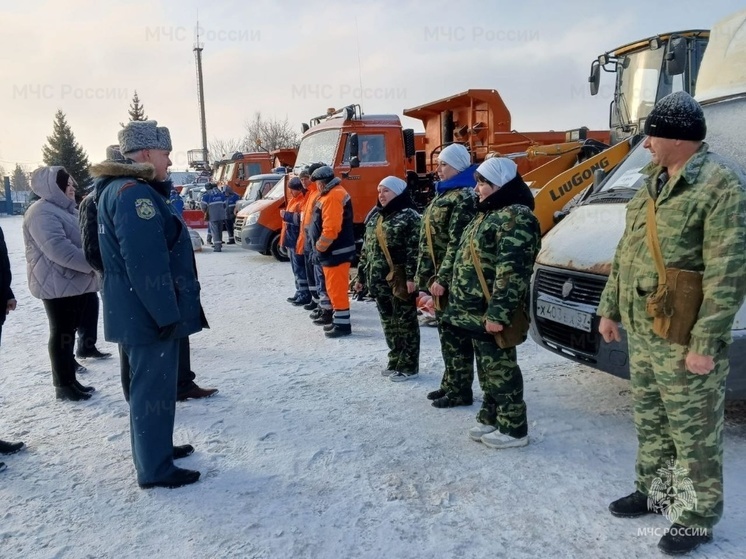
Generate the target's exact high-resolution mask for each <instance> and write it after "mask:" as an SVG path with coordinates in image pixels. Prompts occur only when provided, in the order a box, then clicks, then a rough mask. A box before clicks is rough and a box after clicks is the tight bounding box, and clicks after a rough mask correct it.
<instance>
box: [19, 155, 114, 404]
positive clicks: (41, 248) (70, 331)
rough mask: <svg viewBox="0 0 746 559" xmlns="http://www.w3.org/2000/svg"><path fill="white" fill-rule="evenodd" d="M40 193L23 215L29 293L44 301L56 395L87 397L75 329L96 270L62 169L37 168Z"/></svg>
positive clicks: (95, 283)
mask: <svg viewBox="0 0 746 559" xmlns="http://www.w3.org/2000/svg"><path fill="white" fill-rule="evenodd" d="M31 190H33V191H34V193H35V194H36V195H37V196H39V198H40V199H39V200H37V201H36V202H34V203H33V204H32V205H31V207H30V208H29V209H28V210H27V211H26V214H25V216H24V218H23V240H24V243H25V245H26V273H27V276H28V286H29V291H31V294H32V295H33V296H34V297H36V298H37V299H41V300H42V302H43V303H44V310H45V311H46V313H47V318H48V319H49V343H48V349H49V359H50V361H51V363H52V382H53V384H54V387H55V392H56V395H57V398H58V399H61V400H73V401H77V400H87V399H89V398H90V397H91V392H93V390H94V389H93V387H91V386H83V385H82V384H80V382H78V380H77V379H76V378H75V355H74V345H75V330H76V329H77V328H78V327H79V326H80V318H81V315H82V313H83V312H84V310H85V304H86V297H85V294H86V293H93V292H96V291H98V289H99V284H98V278H97V276H96V273H95V272H94V271H93V268H91V266H90V264H88V262H87V261H86V259H85V255H84V254H83V248H82V241H81V237H80V226H79V224H78V210H77V209H76V205H75V188H74V180H73V178H72V177H71V176H70V175H69V173H68V172H67V171H66V170H65V169H64V168H63V167H56V166H55V167H40V168H39V169H37V170H36V171H34V172H33V173H32V175H31Z"/></svg>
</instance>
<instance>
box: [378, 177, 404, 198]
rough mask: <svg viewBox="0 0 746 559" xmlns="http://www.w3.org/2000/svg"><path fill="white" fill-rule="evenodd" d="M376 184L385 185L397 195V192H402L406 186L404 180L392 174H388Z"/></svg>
mask: <svg viewBox="0 0 746 559" xmlns="http://www.w3.org/2000/svg"><path fill="white" fill-rule="evenodd" d="M378 184H379V185H383V186H385V187H386V188H388V189H389V190H390V191H391V192H393V193H394V194H396V195H397V196H399V194H401V193H402V192H404V189H405V188H407V183H406V182H405V181H403V180H402V179H400V178H399V177H394V176H388V177H386V178H385V179H383V180H382V181H381V182H380V183H378Z"/></svg>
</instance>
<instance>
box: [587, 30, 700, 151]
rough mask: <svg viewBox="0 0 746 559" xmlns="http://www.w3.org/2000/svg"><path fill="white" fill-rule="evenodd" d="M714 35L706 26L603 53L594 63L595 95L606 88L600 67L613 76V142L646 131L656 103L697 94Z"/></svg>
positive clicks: (611, 104)
mask: <svg viewBox="0 0 746 559" xmlns="http://www.w3.org/2000/svg"><path fill="white" fill-rule="evenodd" d="M709 36H710V33H709V31H707V30H704V29H696V30H689V31H680V32H676V33H667V34H663V35H656V36H654V37H649V38H648V39H644V40H642V41H636V42H634V43H630V44H628V45H624V46H622V47H619V48H617V49H615V50H614V51H610V52H607V53H604V54H602V55H600V56H599V57H598V59H596V60H594V61H593V62H592V63H591V74H590V77H589V78H588V81H589V83H590V89H591V95H597V94H599V92H602V88H601V85H600V81H601V70H603V71H604V72H608V73H612V74H614V87H613V92H612V91H611V90H610V89H609V90H608V91H609V93H611V95H610V96H611V98H612V100H611V102H610V106H609V128H610V129H611V143H612V144H616V143H618V142H620V141H622V140H624V139H625V138H628V137H630V136H633V135H635V134H638V133H640V132H641V130H642V127H643V124H644V122H645V118H646V117H647V116H648V114H650V111H652V110H653V107H654V106H655V103H656V102H657V101H658V100H659V99H662V98H663V97H665V96H666V95H668V94H670V93H674V92H676V91H686V92H687V93H689V94H690V95H694V94H695V93H696V90H695V84H696V81H697V73H698V71H699V66H700V63H701V62H702V55H703V54H704V51H705V48H706V46H707V42H708V40H709Z"/></svg>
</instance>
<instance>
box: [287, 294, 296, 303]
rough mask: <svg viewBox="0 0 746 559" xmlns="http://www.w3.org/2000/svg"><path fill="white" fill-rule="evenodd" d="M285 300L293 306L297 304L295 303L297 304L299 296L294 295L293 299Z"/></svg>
mask: <svg viewBox="0 0 746 559" xmlns="http://www.w3.org/2000/svg"><path fill="white" fill-rule="evenodd" d="M285 300H286V301H287V302H288V303H292V304H295V302H296V301H297V300H298V297H297V295H293V296H292V297H288V298H287V299H285Z"/></svg>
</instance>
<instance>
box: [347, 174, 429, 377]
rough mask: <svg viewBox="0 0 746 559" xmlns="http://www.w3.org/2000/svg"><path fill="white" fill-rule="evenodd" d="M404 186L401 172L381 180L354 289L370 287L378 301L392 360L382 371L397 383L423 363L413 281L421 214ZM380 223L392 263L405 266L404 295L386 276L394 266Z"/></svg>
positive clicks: (417, 371)
mask: <svg viewBox="0 0 746 559" xmlns="http://www.w3.org/2000/svg"><path fill="white" fill-rule="evenodd" d="M406 188H407V183H406V182H405V181H403V180H402V179H400V178H398V177H386V178H385V179H383V180H382V181H381V184H379V185H378V199H379V204H378V205H377V206H376V208H375V209H374V211H373V212H371V215H370V216H369V217H368V221H367V223H366V226H365V238H364V240H363V250H362V252H361V254H360V262H359V263H358V267H357V270H358V272H357V273H358V276H357V279H356V283H355V290H356V291H363V290H364V289H365V288H366V287H367V289H368V291H369V293H370V294H371V295H372V296H373V297H374V298H375V300H376V306H377V307H378V313H379V315H380V317H381V325H382V326H383V333H384V336H385V337H386V344H387V345H388V347H389V355H388V365H387V367H386V369H385V370H384V371H383V375H384V376H388V377H389V379H390V380H392V381H394V382H399V381H404V380H410V379H413V378H416V377H417V376H418V373H419V368H420V324H419V322H418V321H417V295H416V286H415V284H414V274H415V269H416V267H417V233H418V231H419V229H420V214H418V213H417V211H416V210H415V209H414V204H413V203H412V200H411V198H410V197H409V193H408V192H407V191H406ZM379 228H380V234H381V235H382V237H383V239H385V245H386V249H387V250H388V252H389V255H390V257H391V261H392V263H393V264H394V265H395V266H397V265H399V266H404V270H405V276H406V283H407V286H406V287H407V294H406V296H405V297H406V298H401V297H397V296H396V295H394V292H393V290H392V287H391V286H390V285H389V283H388V281H387V280H386V277H387V276H388V275H389V273H390V272H391V267H390V266H389V262H388V260H387V258H386V255H385V253H384V250H383V248H382V246H381V242H380V240H379V238H378V236H379V233H378V230H379ZM400 295H401V294H400Z"/></svg>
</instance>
